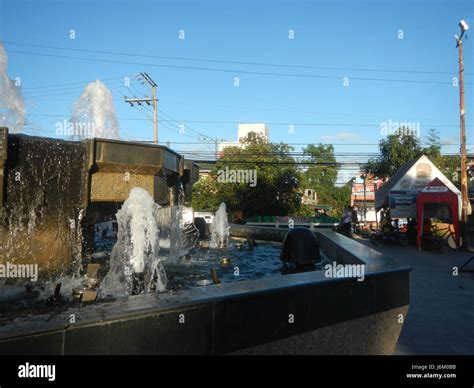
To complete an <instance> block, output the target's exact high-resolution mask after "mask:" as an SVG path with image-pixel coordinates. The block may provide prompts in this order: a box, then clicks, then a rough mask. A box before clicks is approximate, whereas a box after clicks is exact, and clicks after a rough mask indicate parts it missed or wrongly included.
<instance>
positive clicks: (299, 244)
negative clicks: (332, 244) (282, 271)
mask: <svg viewBox="0 0 474 388" xmlns="http://www.w3.org/2000/svg"><path fill="white" fill-rule="evenodd" d="M280 260H281V261H283V262H285V263H289V264H294V265H296V267H304V266H308V265H309V266H312V265H314V264H316V263H319V262H320V260H321V257H320V253H319V244H318V240H317V239H316V236H315V235H314V233H313V232H312V231H311V230H310V229H307V228H292V229H290V230H289V231H288V233H287V235H286V237H285V240H284V241H283V248H282V249H281V252H280Z"/></svg>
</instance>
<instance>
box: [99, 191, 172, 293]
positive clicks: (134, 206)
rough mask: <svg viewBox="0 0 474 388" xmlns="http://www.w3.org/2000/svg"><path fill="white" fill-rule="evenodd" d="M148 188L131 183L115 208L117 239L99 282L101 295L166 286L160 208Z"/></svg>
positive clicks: (152, 289) (163, 288)
mask: <svg viewBox="0 0 474 388" xmlns="http://www.w3.org/2000/svg"><path fill="white" fill-rule="evenodd" d="M159 208H160V207H159V205H157V204H156V203H155V202H154V201H153V198H152V197H151V196H150V195H149V194H148V192H147V191H146V190H144V189H142V188H140V187H134V188H133V189H132V190H131V191H130V194H129V197H128V198H127V200H126V201H125V202H124V203H123V206H122V208H121V209H120V210H119V211H118V212H117V216H116V217H117V223H118V234H117V237H118V240H117V243H116V244H115V246H114V248H113V249H112V253H111V256H110V269H109V272H108V274H107V276H106V277H105V278H104V280H103V281H102V284H101V293H102V294H103V295H107V294H112V295H115V296H124V295H131V294H137V293H141V292H150V291H155V290H158V291H164V290H165V289H166V283H167V278H166V273H165V271H164V268H163V265H162V263H161V259H160V258H159V257H158V251H159V232H160V231H159V229H158V225H157V222H156V213H157V211H158V209H159Z"/></svg>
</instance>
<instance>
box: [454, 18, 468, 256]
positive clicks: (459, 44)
mask: <svg viewBox="0 0 474 388" xmlns="http://www.w3.org/2000/svg"><path fill="white" fill-rule="evenodd" d="M459 27H461V36H460V37H459V38H458V37H456V42H457V47H458V53H459V109H460V140H461V149H460V154H461V200H462V212H461V221H462V224H463V231H464V233H463V237H464V239H463V241H464V244H463V245H464V246H465V247H468V246H469V245H468V241H467V239H468V230H467V224H468V201H469V199H468V194H467V170H466V160H467V155H466V121H465V110H464V63H463V52H462V38H463V35H464V33H465V32H466V31H467V30H468V29H469V26H468V25H467V23H466V22H465V21H464V20H461V21H460V22H459Z"/></svg>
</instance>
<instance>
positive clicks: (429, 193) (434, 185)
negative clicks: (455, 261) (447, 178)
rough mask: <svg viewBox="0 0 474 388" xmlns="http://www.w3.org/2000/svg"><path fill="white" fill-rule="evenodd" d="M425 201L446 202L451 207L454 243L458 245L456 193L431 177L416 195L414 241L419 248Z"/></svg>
mask: <svg viewBox="0 0 474 388" xmlns="http://www.w3.org/2000/svg"><path fill="white" fill-rule="evenodd" d="M427 203H447V204H449V205H450V208H451V217H452V221H453V226H454V233H455V234H456V244H457V245H458V246H459V236H460V230H459V208H458V206H459V205H458V204H459V202H458V195H457V194H456V193H454V192H453V191H451V190H450V189H449V187H447V186H446V185H445V184H444V183H443V182H441V180H440V179H438V178H435V179H433V180H432V181H431V182H430V183H428V185H426V186H425V187H424V188H423V189H422V190H421V191H420V192H419V193H418V195H417V197H416V212H417V216H418V217H417V219H418V233H417V236H416V242H417V244H418V248H421V235H422V233H423V213H424V208H425V204H427Z"/></svg>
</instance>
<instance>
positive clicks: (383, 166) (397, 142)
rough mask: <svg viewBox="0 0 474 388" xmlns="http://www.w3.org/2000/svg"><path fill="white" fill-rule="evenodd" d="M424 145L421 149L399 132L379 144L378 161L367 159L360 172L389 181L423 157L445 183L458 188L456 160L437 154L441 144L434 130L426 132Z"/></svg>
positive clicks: (459, 161) (405, 133)
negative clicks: (440, 175) (387, 178)
mask: <svg viewBox="0 0 474 388" xmlns="http://www.w3.org/2000/svg"><path fill="white" fill-rule="evenodd" d="M426 143H427V147H425V148H421V146H420V143H419V141H418V139H417V138H416V137H415V136H414V135H413V134H412V133H410V131H406V130H403V128H402V129H401V130H399V131H398V133H396V134H393V135H389V136H387V138H386V139H382V140H380V143H379V151H380V157H378V158H375V159H374V158H373V159H370V160H369V161H368V163H367V164H366V166H365V168H364V170H365V172H367V173H372V174H374V175H375V176H377V177H379V178H386V177H390V176H392V175H393V174H394V173H395V172H396V171H397V170H398V169H399V168H400V167H401V166H402V165H403V164H405V163H406V162H407V161H409V160H410V159H413V158H416V157H418V156H420V155H422V154H425V155H426V156H427V157H428V158H429V159H430V160H431V161H432V162H433V164H434V165H435V166H436V167H438V168H439V169H440V170H441V172H443V174H445V175H446V177H447V178H448V179H450V180H451V181H452V182H453V183H454V184H455V185H457V186H458V187H459V185H460V180H459V166H460V163H461V159H460V157H459V156H448V155H442V154H441V141H440V136H439V132H438V131H437V130H436V129H433V128H432V129H430V130H429V132H428V135H427V136H426Z"/></svg>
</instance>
